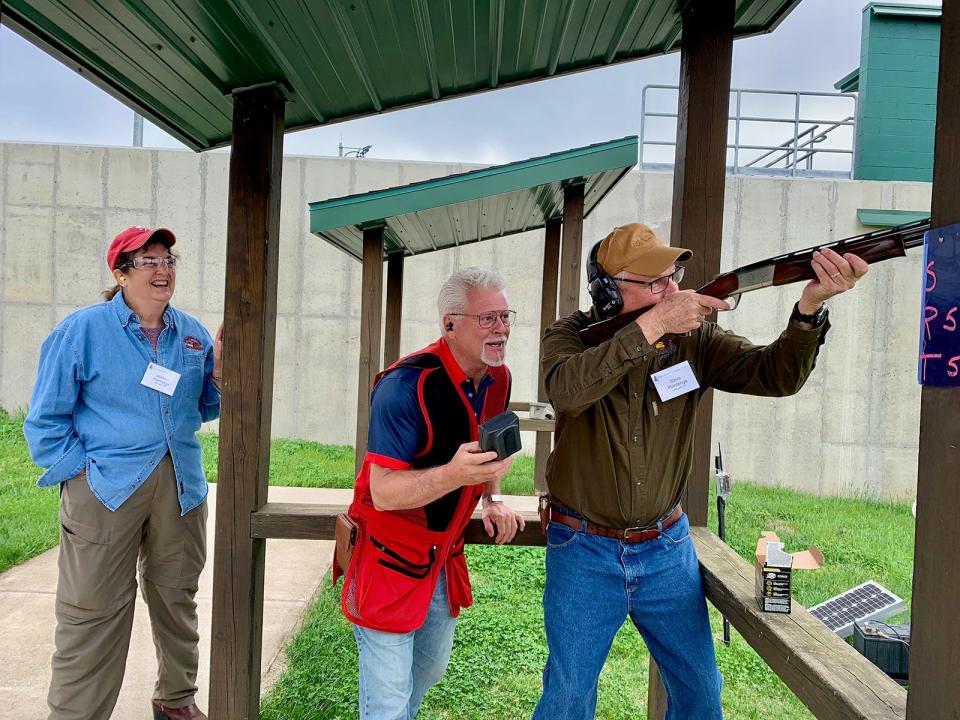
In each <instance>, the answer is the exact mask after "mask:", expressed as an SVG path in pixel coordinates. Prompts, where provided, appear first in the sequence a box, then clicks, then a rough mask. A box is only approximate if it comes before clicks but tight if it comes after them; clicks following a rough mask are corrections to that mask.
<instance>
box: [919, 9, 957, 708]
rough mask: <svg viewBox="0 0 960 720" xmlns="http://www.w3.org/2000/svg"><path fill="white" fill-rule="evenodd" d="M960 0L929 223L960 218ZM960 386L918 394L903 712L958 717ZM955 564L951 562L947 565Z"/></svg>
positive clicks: (944, 24)
mask: <svg viewBox="0 0 960 720" xmlns="http://www.w3.org/2000/svg"><path fill="white" fill-rule="evenodd" d="M958 53H960V0H944V2H943V15H942V17H941V20H940V76H939V88H938V91H937V124H936V141H935V145H934V152H933V196H932V199H931V216H932V217H931V224H932V226H933V227H934V228H936V227H939V226H943V225H950V224H953V223H958V222H960V113H958V112H957V108H958V107H960V60H958V57H960V55H958ZM958 468H960V388H938V387H924V388H923V389H922V390H921V393H920V449H919V461H918V465H917V524H916V542H915V547H914V557H913V601H912V614H911V618H912V627H911V631H912V633H911V636H912V642H911V645H910V691H909V694H908V695H907V718H909V719H910V720H923V719H924V718H956V717H960V682H957V666H958V664H960V624H958V623H957V622H956V618H957V616H958V614H960V574H958V573H957V572H956V567H957V560H956V551H957V548H958V547H960V483H958V482H957V473H958ZM951 568H952V569H951Z"/></svg>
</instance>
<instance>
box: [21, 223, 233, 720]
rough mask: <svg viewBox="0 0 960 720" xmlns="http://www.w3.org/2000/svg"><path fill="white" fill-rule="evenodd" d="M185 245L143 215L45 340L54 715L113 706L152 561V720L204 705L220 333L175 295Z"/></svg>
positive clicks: (88, 714)
mask: <svg viewBox="0 0 960 720" xmlns="http://www.w3.org/2000/svg"><path fill="white" fill-rule="evenodd" d="M175 242H176V238H175V237H174V235H173V233H172V232H170V231H169V230H166V229H162V228H161V229H158V230H150V229H149V228H144V227H131V228H128V229H127V230H124V231H123V232H121V233H120V234H119V235H117V236H116V237H115V238H114V239H113V241H112V242H111V243H110V247H109V249H108V250H107V266H108V267H109V268H110V271H111V272H112V273H113V276H114V278H115V280H116V286H115V287H113V288H111V289H109V290H107V291H105V293H104V296H105V298H106V300H107V302H104V303H99V304H97V305H91V306H89V307H86V308H83V309H81V310H78V311H77V312H75V313H73V314H72V315H70V316H69V317H67V318H66V319H64V320H63V321H62V322H61V323H60V324H59V325H58V326H57V327H56V328H55V329H54V331H53V332H52V333H51V334H50V336H49V337H48V338H47V339H46V341H45V342H44V343H43V347H42V348H41V352H40V367H39V370H38V373H37V382H36V386H35V387H34V391H33V396H32V398H31V401H30V412H29V413H28V414H27V418H26V421H25V422H24V427H23V430H24V435H25V436H26V438H27V442H28V444H29V446H30V453H31V456H32V457H33V460H34V462H36V463H37V464H38V465H40V466H41V467H43V468H45V470H46V471H45V472H44V474H43V475H42V476H41V478H40V480H39V483H38V484H39V485H41V486H58V487H59V488H60V493H61V500H60V558H59V579H58V583H57V598H56V617H57V629H56V648H55V651H54V655H53V663H52V664H53V677H52V680H51V683H50V692H49V695H48V698H47V703H48V705H49V707H50V718H51V719H52V720H66V719H67V718H69V719H70V720H79V719H80V718H90V719H93V718H109V717H110V715H111V713H112V712H113V708H114V705H115V704H116V700H117V695H118V693H119V691H120V685H121V683H122V681H123V673H124V666H125V665H126V657H127V649H128V647H129V644H130V630H131V627H132V624H133V609H134V604H135V599H136V590H137V575H138V569H139V578H140V590H141V592H142V594H143V598H144V600H145V601H146V603H147V606H148V608H149V611H150V621H151V626H152V629H153V639H154V644H155V646H156V651H157V660H158V664H159V676H158V678H157V684H156V687H155V689H154V693H153V716H154V718H155V720H171V719H172V720H181V719H187V718H189V719H194V720H195V719H196V718H206V715H204V714H203V713H202V712H200V710H199V709H198V708H197V705H196V702H195V694H196V692H197V686H196V679H197V664H198V661H199V652H198V650H197V643H198V641H199V634H198V627H197V606H196V602H195V600H194V597H195V595H196V592H197V586H198V582H199V577H200V571H201V570H202V569H203V565H204V562H205V560H206V530H205V528H206V519H207V506H206V496H207V483H206V479H205V478H204V475H203V468H202V467H201V463H200V444H199V442H198V440H197V437H196V433H197V430H198V429H199V428H200V424H201V423H202V422H206V421H208V420H213V419H215V418H217V417H219V415H220V374H221V367H222V357H223V343H222V333H223V328H222V327H221V328H220V331H219V332H218V333H217V338H216V340H214V339H212V338H211V337H210V334H209V333H208V332H207V330H206V329H205V328H204V327H203V325H201V324H200V322H199V321H197V320H196V319H195V318H193V317H191V316H190V315H187V314H186V313H183V312H181V311H179V310H177V309H176V308H174V307H173V306H171V305H170V300H171V298H172V297H173V291H174V288H175V286H176V278H177V272H176V270H177V257H176V256H175V255H173V254H172V252H171V251H170V248H171V246H172V245H173V244H174V243H175Z"/></svg>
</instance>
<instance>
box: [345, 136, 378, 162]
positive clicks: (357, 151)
mask: <svg viewBox="0 0 960 720" xmlns="http://www.w3.org/2000/svg"><path fill="white" fill-rule="evenodd" d="M372 147H373V145H364V146H363V147H350V146H349V145H344V144H343V138H340V145H339V156H340V157H350V156H351V155H353V156H354V157H358V158H362V157H366V155H367V153H368V152H370V148H372ZM344 150H346V152H344Z"/></svg>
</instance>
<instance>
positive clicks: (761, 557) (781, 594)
mask: <svg viewBox="0 0 960 720" xmlns="http://www.w3.org/2000/svg"><path fill="white" fill-rule="evenodd" d="M756 555H757V569H756V594H757V605H758V606H759V607H760V610H761V611H762V612H775V613H789V612H790V598H791V586H792V581H793V570H794V569H797V570H818V569H820V568H822V567H823V553H821V552H820V550H819V549H818V548H817V546H816V545H811V546H810V549H809V550H803V551H801V552H795V553H786V552H784V551H783V543H782V542H780V538H779V537H777V534H776V533H774V532H769V531H767V532H764V533H763V535H761V536H760V539H759V540H757V553H756Z"/></svg>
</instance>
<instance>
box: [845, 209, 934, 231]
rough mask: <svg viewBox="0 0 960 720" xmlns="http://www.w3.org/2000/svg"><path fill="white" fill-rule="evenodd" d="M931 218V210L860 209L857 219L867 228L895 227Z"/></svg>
mask: <svg viewBox="0 0 960 720" xmlns="http://www.w3.org/2000/svg"><path fill="white" fill-rule="evenodd" d="M928 217H930V211H929V210H877V209H872V208H859V209H858V210H857V219H858V220H859V221H860V224H861V225H864V226H866V227H894V226H896V225H903V224H904V223H908V222H915V221H917V220H923V219H925V218H928Z"/></svg>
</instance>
